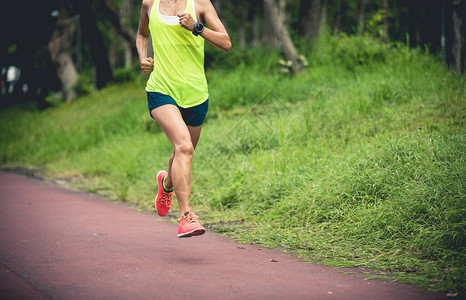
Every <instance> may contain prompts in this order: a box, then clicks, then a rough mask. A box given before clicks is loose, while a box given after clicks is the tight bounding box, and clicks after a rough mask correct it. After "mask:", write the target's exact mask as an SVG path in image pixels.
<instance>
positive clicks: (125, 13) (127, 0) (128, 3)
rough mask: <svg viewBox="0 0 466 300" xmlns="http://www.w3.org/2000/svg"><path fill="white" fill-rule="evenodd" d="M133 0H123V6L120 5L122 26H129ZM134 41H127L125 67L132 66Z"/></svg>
mask: <svg viewBox="0 0 466 300" xmlns="http://www.w3.org/2000/svg"><path fill="white" fill-rule="evenodd" d="M132 2H133V1H132V0H122V3H121V7H120V23H121V24H122V26H125V27H127V26H128V23H127V20H126V19H127V18H128V17H129V16H130V15H131V11H132V7H133V5H132V4H133V3H132ZM131 42H132V41H126V42H125V68H130V67H131V64H132V60H133V57H132V52H131V46H132V44H131Z"/></svg>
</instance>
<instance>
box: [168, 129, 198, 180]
mask: <svg viewBox="0 0 466 300" xmlns="http://www.w3.org/2000/svg"><path fill="white" fill-rule="evenodd" d="M187 127H188V131H189V134H190V135H191V142H192V143H193V147H194V149H196V146H197V143H198V142H199V138H200V137H201V129H202V125H200V126H195V127H193V126H189V125H188V126H187ZM174 158H175V151H173V153H172V156H170V159H169V160H168V175H167V178H165V187H166V188H167V189H171V188H172V187H173V183H172V180H171V176H170V175H171V169H172V164H173V159H174Z"/></svg>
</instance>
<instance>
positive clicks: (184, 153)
mask: <svg viewBox="0 0 466 300" xmlns="http://www.w3.org/2000/svg"><path fill="white" fill-rule="evenodd" d="M151 114H152V116H153V117H154V119H155V120H156V121H157V123H158V124H159V125H160V127H162V129H163V131H164V132H165V135H166V136H167V137H168V139H169V140H170V142H171V143H172V145H173V154H172V156H171V157H170V160H169V168H168V172H169V173H168V176H167V179H166V182H165V184H166V185H165V186H166V187H167V188H170V187H171V186H174V188H175V194H176V199H177V201H178V205H179V207H180V216H181V215H182V214H183V213H184V212H186V211H188V210H189V209H190V206H189V200H190V196H191V187H192V174H191V162H192V158H193V152H194V148H195V146H196V145H197V142H198V141H199V137H200V133H201V127H202V126H198V127H191V126H187V125H186V124H185V123H184V121H183V119H182V117H181V114H180V112H179V110H178V108H177V107H176V106H174V105H163V106H160V107H157V108H155V109H153V110H152V111H151Z"/></svg>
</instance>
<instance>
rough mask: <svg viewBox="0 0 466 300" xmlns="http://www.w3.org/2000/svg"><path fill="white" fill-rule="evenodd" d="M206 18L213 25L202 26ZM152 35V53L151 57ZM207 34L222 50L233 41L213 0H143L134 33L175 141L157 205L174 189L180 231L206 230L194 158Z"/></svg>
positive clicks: (166, 202)
mask: <svg viewBox="0 0 466 300" xmlns="http://www.w3.org/2000/svg"><path fill="white" fill-rule="evenodd" d="M204 23H205V24H206V25H207V26H208V27H209V28H207V27H204ZM149 35H150V36H151V38H152V45H153V49H154V58H151V57H147V48H148V44H149ZM204 40H207V41H208V42H210V43H211V44H212V45H214V46H216V47H217V48H219V49H222V50H224V51H227V52H228V51H230V49H231V42H230V37H229V36H228V33H227V31H226V30H225V27H224V26H223V24H222V22H221V21H220V19H219V18H218V16H217V13H216V11H215V8H214V7H213V5H212V3H211V2H210V1H209V0H143V2H142V7H141V17H140V20H139V28H138V32H137V38H136V47H137V50H138V54H139V60H140V62H141V69H142V70H143V72H144V73H146V74H149V73H150V77H149V80H148V81H147V85H146V92H147V101H148V107H149V111H150V114H151V116H152V117H153V118H154V120H155V121H156V122H157V123H158V124H159V125H160V127H161V128H162V129H163V131H164V132H165V135H166V136H167V138H168V139H169V140H170V142H171V144H172V146H173V154H172V155H171V157H170V159H169V160H168V171H164V170H162V171H160V172H159V173H158V174H157V183H158V193H157V196H156V198H155V207H156V209H157V213H158V214H159V215H160V216H165V215H167V213H168V211H169V210H170V206H171V202H172V193H173V192H174V193H175V195H176V199H177V201H178V205H179V208H180V221H179V223H178V237H191V236H195V235H201V234H204V233H205V229H204V227H203V226H202V225H201V224H200V223H199V221H198V217H197V216H196V215H195V214H194V213H193V212H192V211H191V206H190V196H191V187H192V174H191V162H192V159H193V153H194V149H195V148H196V145H197V143H198V141H199V137H200V134H201V129H202V124H203V122H204V118H205V116H206V114H207V109H208V106H209V100H208V98H209V92H208V89H207V80H206V77H205V72H204Z"/></svg>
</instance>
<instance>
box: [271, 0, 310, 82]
mask: <svg viewBox="0 0 466 300" xmlns="http://www.w3.org/2000/svg"><path fill="white" fill-rule="evenodd" d="M264 8H265V13H266V14H267V15H269V16H270V19H271V21H272V22H271V25H272V28H273V31H274V32H275V34H276V36H277V38H278V39H279V41H280V43H281V47H282V50H283V52H284V53H285V57H286V60H289V61H291V62H292V71H293V74H296V73H297V72H299V71H300V70H302V69H303V65H302V64H301V63H300V62H299V61H298V51H296V48H295V47H294V44H293V41H292V40H291V38H290V35H289V33H288V31H287V30H286V27H285V24H283V22H281V17H280V14H279V12H278V8H277V5H276V4H275V0H264Z"/></svg>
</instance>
